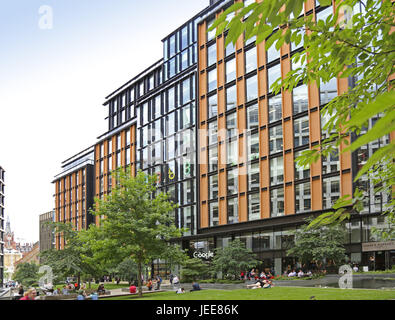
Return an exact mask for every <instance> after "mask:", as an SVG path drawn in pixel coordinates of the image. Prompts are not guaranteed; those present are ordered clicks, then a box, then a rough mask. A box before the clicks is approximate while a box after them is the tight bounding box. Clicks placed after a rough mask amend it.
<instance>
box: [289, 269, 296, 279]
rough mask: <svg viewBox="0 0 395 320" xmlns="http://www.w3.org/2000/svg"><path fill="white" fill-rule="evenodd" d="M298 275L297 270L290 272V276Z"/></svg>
mask: <svg viewBox="0 0 395 320" xmlns="http://www.w3.org/2000/svg"><path fill="white" fill-rule="evenodd" d="M296 276H297V273H296V271H295V270H292V272H290V273H289V275H288V277H289V278H292V277H296Z"/></svg>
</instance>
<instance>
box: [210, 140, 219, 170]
mask: <svg viewBox="0 0 395 320" xmlns="http://www.w3.org/2000/svg"><path fill="white" fill-rule="evenodd" d="M208 157H209V158H208V159H209V171H217V170H218V145H215V146H212V147H210V148H209V149H208Z"/></svg>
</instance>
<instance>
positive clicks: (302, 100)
mask: <svg viewBox="0 0 395 320" xmlns="http://www.w3.org/2000/svg"><path fill="white" fill-rule="evenodd" d="M293 104H294V111H293V112H294V114H298V113H301V112H304V111H307V110H309V91H308V87H307V86H306V85H302V86H300V87H297V88H295V89H294V91H293Z"/></svg>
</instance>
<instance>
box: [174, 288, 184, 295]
mask: <svg viewBox="0 0 395 320" xmlns="http://www.w3.org/2000/svg"><path fill="white" fill-rule="evenodd" d="M176 293H177V294H181V293H185V289H184V288H179V289H178V290H177V292H176Z"/></svg>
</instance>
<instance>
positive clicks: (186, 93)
mask: <svg viewBox="0 0 395 320" xmlns="http://www.w3.org/2000/svg"><path fill="white" fill-rule="evenodd" d="M190 82H191V80H190V79H186V80H185V81H184V82H183V83H182V104H183V105H184V104H186V103H187V102H189V100H191V86H190Z"/></svg>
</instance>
